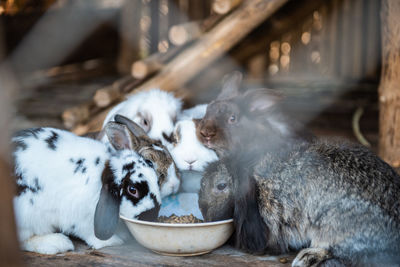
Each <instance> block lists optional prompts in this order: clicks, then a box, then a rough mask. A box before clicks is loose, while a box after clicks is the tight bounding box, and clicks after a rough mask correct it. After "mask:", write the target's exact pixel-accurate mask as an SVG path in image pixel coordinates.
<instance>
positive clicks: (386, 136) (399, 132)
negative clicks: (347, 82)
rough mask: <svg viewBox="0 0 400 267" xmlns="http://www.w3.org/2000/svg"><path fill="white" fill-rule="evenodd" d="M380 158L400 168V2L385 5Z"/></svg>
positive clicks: (380, 88) (383, 4) (380, 98)
mask: <svg viewBox="0 0 400 267" xmlns="http://www.w3.org/2000/svg"><path fill="white" fill-rule="evenodd" d="M381 12H382V13H381V20H382V73H381V81H380V85H379V108H380V114H379V155H380V156H381V157H382V158H383V159H384V160H385V161H386V162H388V163H389V164H391V165H392V166H393V167H400V53H399V51H400V17H399V14H400V0H383V1H382V11H381Z"/></svg>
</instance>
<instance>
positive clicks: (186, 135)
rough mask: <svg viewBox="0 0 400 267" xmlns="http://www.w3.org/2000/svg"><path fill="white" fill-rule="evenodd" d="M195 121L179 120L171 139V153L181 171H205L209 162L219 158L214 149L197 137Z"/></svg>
mask: <svg viewBox="0 0 400 267" xmlns="http://www.w3.org/2000/svg"><path fill="white" fill-rule="evenodd" d="M195 121H196V120H192V119H184V120H180V121H178V122H177V123H176V125H175V129H174V132H173V135H172V138H171V140H170V141H171V145H170V152H171V155H172V157H173V159H174V161H175V163H176V165H177V167H178V169H179V170H181V171H203V170H204V168H205V167H206V166H207V164H208V163H210V162H213V161H216V160H217V159H218V157H217V155H216V154H215V152H214V151H213V150H211V149H208V148H206V147H205V146H204V145H203V144H202V143H200V142H199V140H198V139H197V136H196V126H195Z"/></svg>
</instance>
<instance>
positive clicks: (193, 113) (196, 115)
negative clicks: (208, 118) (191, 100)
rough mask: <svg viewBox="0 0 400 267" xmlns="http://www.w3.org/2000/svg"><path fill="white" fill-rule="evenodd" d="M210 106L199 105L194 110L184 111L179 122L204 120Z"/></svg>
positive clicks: (179, 117) (179, 116)
mask: <svg viewBox="0 0 400 267" xmlns="http://www.w3.org/2000/svg"><path fill="white" fill-rule="evenodd" d="M207 106H208V104H199V105H196V106H194V107H192V108H188V109H185V110H182V112H181V113H180V114H179V115H178V120H182V119H202V118H203V117H204V116H205V115H206V111H207Z"/></svg>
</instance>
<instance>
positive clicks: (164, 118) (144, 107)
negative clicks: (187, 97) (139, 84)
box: [103, 89, 182, 145]
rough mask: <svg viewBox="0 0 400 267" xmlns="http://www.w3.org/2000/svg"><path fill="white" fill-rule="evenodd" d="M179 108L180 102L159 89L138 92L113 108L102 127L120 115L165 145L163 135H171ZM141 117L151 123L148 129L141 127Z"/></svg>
mask: <svg viewBox="0 0 400 267" xmlns="http://www.w3.org/2000/svg"><path fill="white" fill-rule="evenodd" d="M181 107H182V101H181V100H180V99H178V98H175V97H174V95H173V94H172V93H168V92H165V91H161V90H160V89H152V90H149V91H145V92H139V93H137V94H135V95H132V96H130V97H129V98H128V99H127V100H125V101H123V102H121V103H119V104H118V105H117V106H115V107H114V108H113V109H112V110H111V111H110V112H109V113H108V114H107V117H106V119H105V120H104V123H103V127H104V126H105V125H106V123H107V122H109V121H113V120H114V116H115V115H116V114H121V115H123V116H125V117H127V118H128V119H131V120H132V121H134V122H136V123H137V124H138V125H139V126H141V127H142V128H143V129H144V130H145V131H146V132H147V134H148V136H149V137H150V138H152V139H156V140H160V141H161V142H162V143H163V144H164V145H165V144H166V141H165V139H164V137H163V133H165V134H166V135H167V136H169V135H170V134H171V133H172V131H173V129H174V121H175V120H176V117H177V115H178V114H179V113H180V111H181ZM143 117H146V118H147V120H148V121H149V122H151V125H150V126H149V127H146V126H145V125H143V121H142V118H143Z"/></svg>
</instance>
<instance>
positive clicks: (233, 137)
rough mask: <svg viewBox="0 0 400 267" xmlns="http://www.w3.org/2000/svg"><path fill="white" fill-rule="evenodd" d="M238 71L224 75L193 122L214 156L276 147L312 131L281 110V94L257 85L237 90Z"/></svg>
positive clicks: (307, 135)
mask: <svg viewBox="0 0 400 267" xmlns="http://www.w3.org/2000/svg"><path fill="white" fill-rule="evenodd" d="M240 81H241V74H240V73H239V72H234V73H233V74H232V75H230V76H227V77H225V79H224V84H223V88H222V92H221V93H220V95H219V96H218V97H217V99H216V100H215V101H212V102H211V103H210V104H209V105H208V107H207V112H206V115H205V116H204V118H203V119H202V120H200V122H199V123H198V124H197V127H196V133H197V136H198V138H199V140H200V141H201V142H202V143H203V144H204V145H205V146H207V147H208V148H211V149H213V150H215V151H216V152H217V154H218V156H220V157H221V156H224V155H226V154H227V153H229V152H232V151H236V152H238V153H240V151H243V150H253V149H256V150H257V149H258V148H263V149H264V148H267V149H272V148H279V147H282V146H285V145H286V144H288V143H289V141H290V140H293V139H296V140H297V139H307V140H308V139H310V138H312V135H311V134H310V133H308V132H306V130H304V128H303V127H302V125H301V124H300V123H299V122H298V121H295V120H291V119H290V118H289V117H288V116H286V115H285V114H284V112H283V111H282V105H281V102H282V100H283V99H284V97H283V95H282V94H280V93H279V92H276V91H275V90H272V89H266V88H259V89H252V90H247V91H245V92H244V93H240V92H239V85H240Z"/></svg>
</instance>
